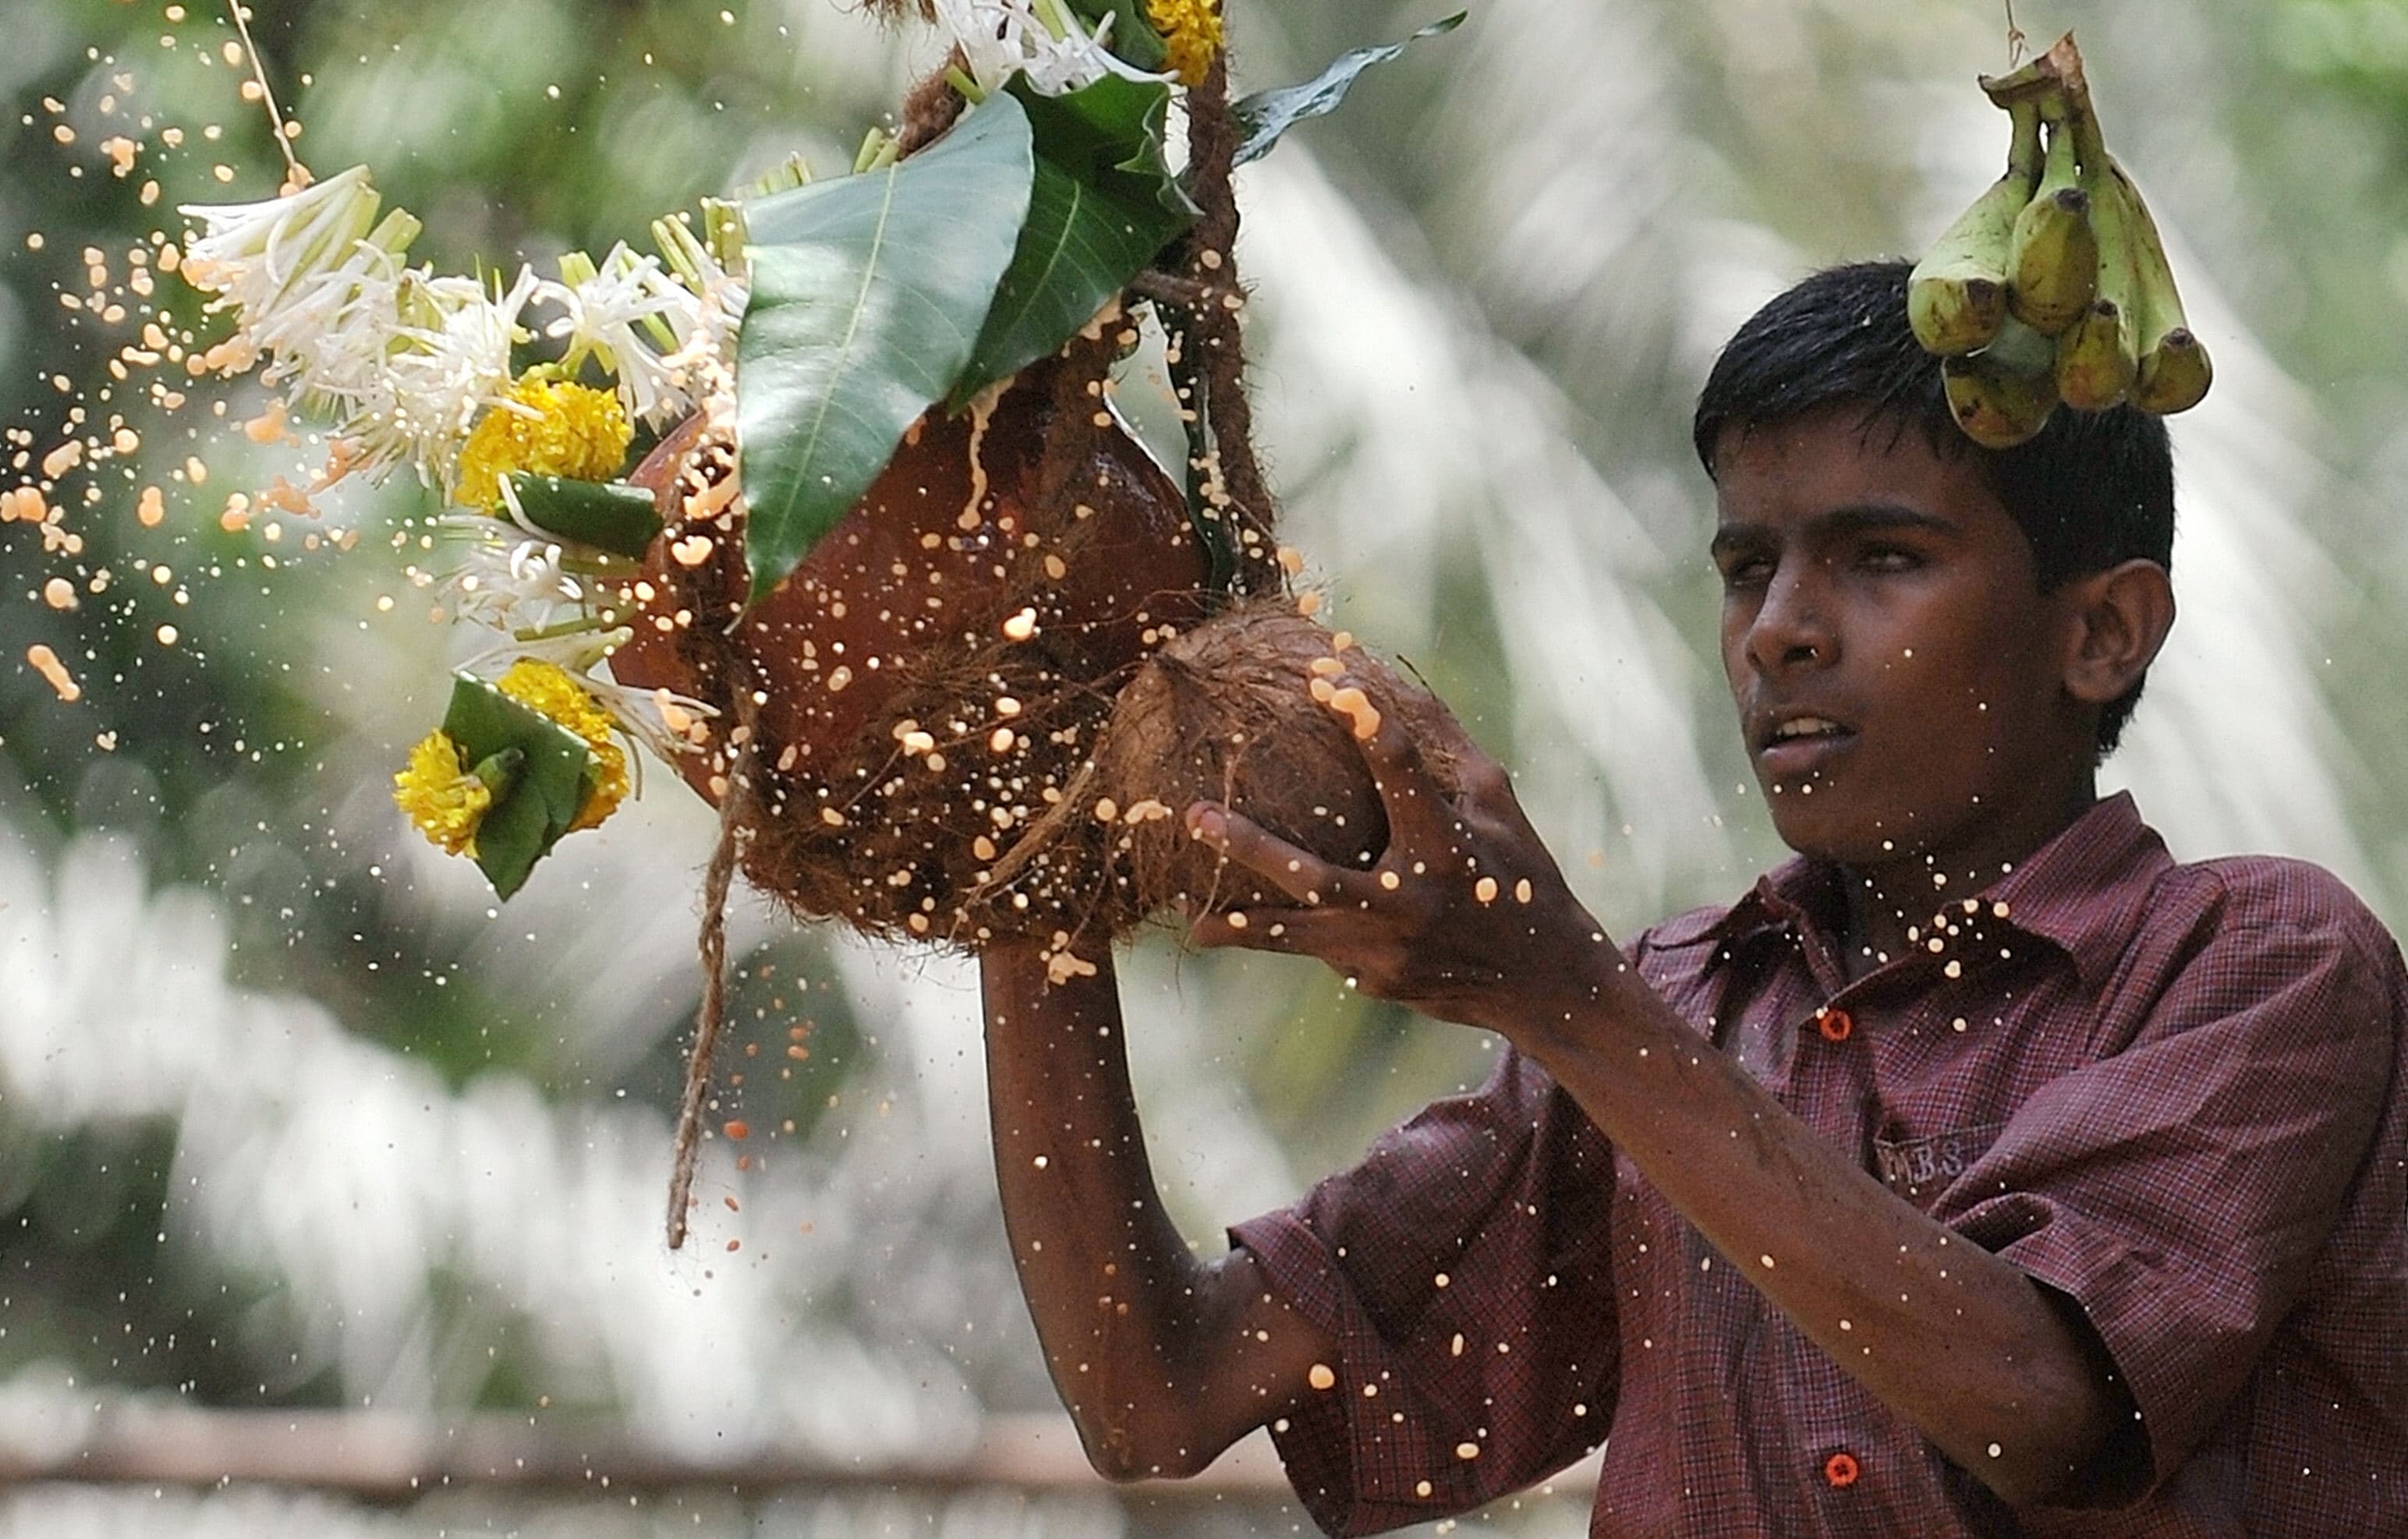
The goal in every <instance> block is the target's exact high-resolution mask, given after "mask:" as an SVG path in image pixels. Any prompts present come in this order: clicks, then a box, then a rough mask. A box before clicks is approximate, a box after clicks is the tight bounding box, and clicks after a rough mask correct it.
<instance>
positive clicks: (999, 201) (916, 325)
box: [737, 93, 1035, 599]
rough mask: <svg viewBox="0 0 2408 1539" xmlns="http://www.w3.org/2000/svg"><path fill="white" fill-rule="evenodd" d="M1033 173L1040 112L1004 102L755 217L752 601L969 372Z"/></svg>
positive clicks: (740, 418)
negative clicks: (874, 166)
mask: <svg viewBox="0 0 2408 1539" xmlns="http://www.w3.org/2000/svg"><path fill="white" fill-rule="evenodd" d="M1034 176H1035V170H1034V164H1033V161H1032V158H1031V151H1030V149H1029V132H1028V116H1027V114H1026V113H1025V111H1023V110H1022V108H1021V105H1020V103H1019V102H1018V101H1017V100H1015V99H1013V98H1012V97H1011V96H1008V95H1006V94H1004V93H996V95H994V96H992V97H990V98H989V99H988V100H987V101H986V102H985V103H984V104H983V105H982V106H981V107H978V108H977V109H975V110H974V111H972V112H971V113H970V114H969V115H968V117H966V118H965V119H963V120H962V121H961V122H960V123H959V124H958V125H957V126H955V127H954V129H953V132H951V133H950V134H947V135H945V136H944V137H943V138H941V139H939V140H938V141H937V142H936V143H935V144H933V145H931V146H929V147H928V148H927V149H926V150H922V151H921V152H920V153H918V154H916V155H913V156H911V157H910V158H909V159H907V160H903V161H900V162H897V163H896V164H893V165H890V166H886V167H883V168H882V169H880V170H876V171H872V172H868V173H866V174H864V175H862V176H857V177H843V178H836V179H833V180H829V181H823V182H815V183H813V184H811V185H810V186H809V187H803V188H797V189H796V190H795V191H793V192H780V193H778V194H776V195H774V196H772V197H767V198H764V199H762V200H761V201H759V202H758V203H754V204H752V205H750V206H748V207H747V208H746V210H745V219H746V221H747V225H748V228H749V229H750V232H751V244H750V247H749V252H750V255H751V258H752V272H753V299H752V304H751V306H750V307H749V308H748V309H747V310H746V312H745V316H744V326H743V330H742V332H741V334H740V335H739V337H738V344H737V359H738V369H737V441H738V446H739V448H740V449H741V452H742V455H743V463H744V491H745V497H746V501H747V503H748V505H749V509H750V510H749V512H748V513H747V515H746V524H745V534H744V546H745V550H744V554H745V559H746V561H747V563H749V564H750V566H751V568H752V573H753V598H755V599H758V598H759V597H760V596H761V595H762V594H764V593H766V592H767V591H769V590H770V589H771V588H774V587H776V586H777V584H778V583H779V581H780V580H781V579H782V578H783V577H785V576H786V574H787V573H789V572H792V571H793V570H794V569H795V567H796V563H799V562H801V560H802V559H803V556H804V554H805V553H806V552H808V551H809V550H810V548H811V546H812V544H813V543H814V542H815V541H817V540H818V539H819V537H820V536H821V535H823V534H826V533H827V532H828V530H829V529H831V528H833V527H834V526H835V524H836V522H837V520H839V519H841V518H842V517H844V515H845V512H846V510H847V509H849V508H851V507H852V506H853V504H854V503H855V502H857V501H859V500H860V498H861V495H862V493H863V492H867V491H868V490H869V485H870V483H871V482H872V481H874V480H876V479H877V478H878V473H879V472H880V471H882V470H883V469H884V468H885V467H886V462H887V461H888V460H889V459H891V458H893V456H894V453H895V446H896V443H897V442H898V441H900V440H901V438H902V436H903V434H904V431H905V430H906V429H908V428H909V427H910V425H911V423H912V422H913V421H914V420H917V419H918V418H919V416H920V414H921V413H922V412H924V411H925V410H926V409H927V408H928V407H929V406H932V405H934V404H935V403H936V402H938V401H940V400H942V399H943V398H944V397H945V394H946V392H948V391H950V390H951V389H952V388H953V381H954V380H955V379H957V378H960V376H961V372H962V365H963V364H964V363H967V362H968V360H969V356H970V345H971V343H972V342H974V341H975V340H976V339H977V337H978V335H979V327H980V324H981V322H982V321H985V319H986V313H987V308H988V306H989V305H990V304H991V303H992V302H993V300H994V298H995V291H996V282H997V281H998V280H999V279H1000V278H1002V276H1003V272H1004V268H1005V267H1006V266H1007V265H1008V264H1010V263H1011V253H1012V248H1013V246H1014V244H1015V242H1016V240H1017V239H1018V236H1019V234H1020V226H1021V222H1022V221H1023V220H1024V219H1025V218H1026V216H1027V213H1028V198H1029V184H1030V182H1031V181H1032V179H1033V178H1034Z"/></svg>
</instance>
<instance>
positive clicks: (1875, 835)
mask: <svg viewBox="0 0 2408 1539" xmlns="http://www.w3.org/2000/svg"><path fill="white" fill-rule="evenodd" d="M1765 800H1766V802H1767V804H1768V805H1770V807H1771V808H1772V827H1773V831H1774V832H1775V833H1777V834H1780V835H1781V842H1782V843H1783V844H1785V845H1787V846H1788V847H1789V848H1791V849H1794V850H1796V851H1797V852H1798V853H1799V854H1800V855H1803V856H1805V857H1806V858H1807V859H1808V860H1811V861H1828V862H1831V863H1832V864H1834V865H1848V866H1865V865H1880V864H1884V863H1886V862H1891V861H1896V860H1899V859H1900V858H1901V857H1904V858H1907V859H1913V857H1914V851H1913V850H1912V849H1909V848H1906V847H1905V844H1904V842H1903V841H1901V840H1899V838H1898V837H1897V836H1896V834H1895V832H1894V831H1893V830H1891V829H1890V828H1889V827H1888V826H1887V825H1886V824H1885V822H1884V821H1883V819H1879V818H1875V817H1872V816H1871V815H1869V814H1867V813H1866V812H1864V811H1863V810H1862V809H1859V808H1851V807H1848V806H1845V805H1842V804H1841V802H1840V799H1839V798H1838V797H1831V798H1830V799H1829V801H1828V803H1827V804H1826V805H1823V806H1815V805H1813V800H1814V799H1813V797H1812V796H1810V795H1800V794H1799V792H1798V791H1794V790H1792V789H1789V788H1787V787H1784V788H1781V789H1780V790H1778V791H1772V790H1770V789H1768V791H1767V793H1766V798H1765Z"/></svg>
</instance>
